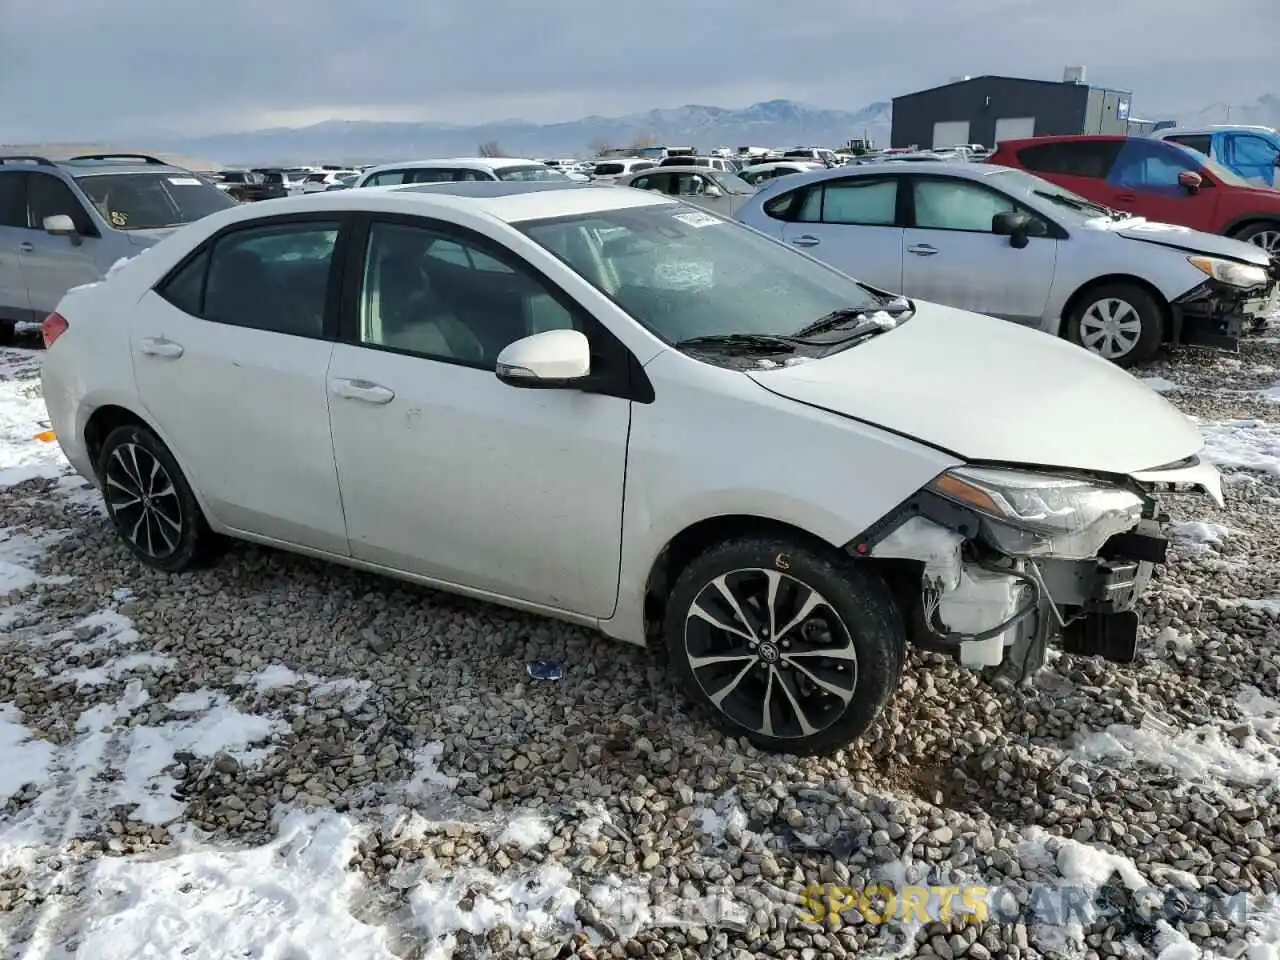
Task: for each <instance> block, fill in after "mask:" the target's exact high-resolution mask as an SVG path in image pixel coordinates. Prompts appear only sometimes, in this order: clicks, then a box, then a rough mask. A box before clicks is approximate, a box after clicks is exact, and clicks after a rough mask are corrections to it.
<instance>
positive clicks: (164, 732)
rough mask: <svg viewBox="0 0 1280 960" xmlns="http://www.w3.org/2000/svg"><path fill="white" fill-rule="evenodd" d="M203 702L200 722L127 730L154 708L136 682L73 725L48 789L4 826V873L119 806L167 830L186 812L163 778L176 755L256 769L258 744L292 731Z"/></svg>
mask: <svg viewBox="0 0 1280 960" xmlns="http://www.w3.org/2000/svg"><path fill="white" fill-rule="evenodd" d="M183 696H185V697H188V698H189V699H188V702H187V704H186V705H188V706H194V702H195V697H197V696H205V694H203V693H201V692H197V693H196V694H189V695H183ZM178 699H179V700H181V699H182V698H181V697H180V698H178ZM206 699H207V700H208V702H209V704H210V706H209V709H208V710H207V711H206V712H204V713H203V714H202V715H199V716H183V717H180V718H177V719H175V720H172V721H169V722H167V723H164V724H160V725H158V726H130V721H131V720H132V719H133V718H134V717H135V716H136V715H137V714H138V712H139V711H140V710H141V709H142V708H143V707H144V706H146V704H147V703H148V702H149V701H150V696H149V694H148V693H147V691H146V690H145V689H143V687H142V684H141V683H140V682H138V681H137V680H132V681H130V682H129V683H128V684H127V685H126V687H125V690H124V693H123V694H122V695H121V697H120V699H119V700H117V701H115V702H105V703H98V704H95V705H93V706H91V707H89V708H87V709H86V710H84V711H83V712H82V713H81V714H80V716H79V718H78V719H77V721H76V725H75V731H76V734H77V735H76V737H75V739H73V740H72V741H71V742H70V743H68V744H66V745H64V746H61V747H58V748H56V749H55V750H54V752H53V753H52V754H51V756H50V758H49V762H48V770H49V773H48V775H47V777H46V778H45V779H46V786H45V789H43V790H42V791H41V792H40V794H39V796H38V797H37V798H36V800H35V801H34V802H33V803H32V804H30V805H29V806H28V807H26V808H24V809H23V810H22V811H20V813H19V814H18V816H17V817H16V818H15V819H14V820H13V821H11V822H8V823H4V824H3V825H0V867H3V866H4V865H7V864H8V863H10V862H13V861H15V860H17V861H20V860H22V858H23V857H24V856H26V855H27V854H28V853H29V852H30V851H32V850H35V849H43V848H48V847H53V848H54V849H61V848H63V847H65V845H66V843H67V842H68V841H69V840H70V839H71V838H72V837H74V836H76V835H78V834H79V832H80V830H81V825H82V824H83V822H84V820H85V819H86V818H91V817H95V816H99V815H102V814H103V813H105V812H106V811H107V810H109V809H110V808H111V807H113V806H116V805H133V806H136V807H137V810H136V812H135V813H134V816H135V817H136V818H137V819H139V820H142V821H144V822H147V823H153V824H160V823H167V822H169V821H171V820H173V819H174V818H175V817H177V816H179V815H180V814H181V813H182V811H183V809H184V806H185V805H184V804H183V803H182V802H181V801H179V800H176V799H174V797H173V792H174V790H175V788H176V787H177V786H178V784H177V781H176V780H174V779H173V778H172V777H171V776H169V775H168V774H166V773H165V772H164V771H165V768H167V767H169V766H170V765H171V764H173V763H174V754H176V753H179V752H184V751H185V752H189V753H191V754H194V755H195V756H196V757H200V758H203V759H211V758H212V757H213V756H214V755H215V754H216V753H219V752H221V751H225V752H227V753H229V754H231V755H232V756H234V757H236V758H237V759H238V760H239V761H240V762H241V763H244V764H252V763H256V762H258V761H259V760H261V759H262V758H263V757H264V756H265V755H266V753H267V750H266V749H261V748H259V749H254V748H253V747H252V745H253V744H257V743H261V742H262V741H265V740H268V739H269V738H271V737H273V736H274V735H276V734H278V733H282V732H284V731H286V730H287V729H288V728H287V727H286V726H285V724H284V723H283V721H281V720H279V719H275V718H268V717H259V716H253V715H247V714H243V713H241V712H240V711H238V710H236V709H235V708H234V707H233V706H231V704H230V702H229V701H228V699H227V698H226V696H225V695H223V694H212V695H209V696H207V697H206ZM181 705H182V704H181V703H180V704H179V706H181Z"/></svg>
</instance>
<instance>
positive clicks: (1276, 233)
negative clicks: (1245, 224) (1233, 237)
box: [1249, 230, 1280, 257]
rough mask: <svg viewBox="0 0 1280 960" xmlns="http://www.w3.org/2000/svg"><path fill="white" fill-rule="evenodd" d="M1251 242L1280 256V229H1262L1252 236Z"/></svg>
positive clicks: (1273, 254) (1275, 255)
mask: <svg viewBox="0 0 1280 960" xmlns="http://www.w3.org/2000/svg"><path fill="white" fill-rule="evenodd" d="M1249 242H1250V243H1252V244H1255V245H1257V246H1259V247H1261V248H1262V249H1263V250H1265V251H1267V253H1269V254H1271V255H1272V256H1273V257H1280V230H1262V231H1260V232H1258V233H1255V234H1254V235H1253V236H1252V237H1250V238H1249Z"/></svg>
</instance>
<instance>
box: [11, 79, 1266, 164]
mask: <svg viewBox="0 0 1280 960" xmlns="http://www.w3.org/2000/svg"><path fill="white" fill-rule="evenodd" d="M1147 116H1148V117H1149V118H1157V115H1155V114H1150V115H1147ZM1166 116H1167V117H1168V118H1169V119H1174V120H1176V121H1177V122H1178V124H1179V125H1183V126H1199V125H1203V124H1208V123H1227V122H1230V123H1247V124H1260V125H1263V126H1271V127H1280V95H1276V94H1264V95H1263V96H1260V97H1258V98H1257V99H1256V100H1254V101H1252V102H1250V103H1244V104H1239V103H1237V104H1225V103H1216V104H1210V105H1209V106H1206V107H1201V108H1199V109H1192V110H1185V111H1176V112H1174V113H1173V114H1159V115H1158V118H1159V119H1164V118H1165V117H1166ZM890 120H891V104H890V103H889V102H888V101H880V102H877V103H872V104H868V105H867V106H864V107H862V108H860V109H858V110H838V109H824V108H819V107H811V106H806V105H804V104H801V103H797V102H795V101H793V100H769V101H766V102H763V103H756V104H752V105H751V106H749V107H745V108H743V109H738V110H735V109H729V108H726V107H714V106H704V105H698V104H690V105H687V106H683V107H676V108H673V109H665V110H649V111H646V112H643V113H634V114H628V115H626V116H621V117H602V116H590V117H584V118H582V119H581V120H573V121H569V122H565V123H549V124H538V123H531V122H528V121H525V120H501V121H496V122H491V123H483V124H476V125H464V124H447V123H429V122H427V123H403V122H380V121H364V120H327V121H325V122H323V123H317V124H313V125H311V126H307V127H296V128H295V127H281V128H276V129H268V130H253V131H245V132H239V133H223V134H214V135H209V136H199V137H184V138H177V137H175V138H159V139H157V138H148V139H147V140H145V141H144V142H141V143H128V144H121V145H120V146H119V147H116V148H117V149H129V150H139V149H145V150H149V151H152V152H156V153H161V154H163V155H165V156H166V157H175V156H177V157H181V158H182V161H181V165H183V166H188V167H197V168H198V167H199V166H200V165H201V160H197V159H195V158H202V160H203V161H204V162H206V163H207V162H210V161H212V162H216V163H219V164H223V165H241V164H242V165H245V166H254V165H264V164H283V163H319V162H326V163H377V162H380V161H391V160H402V159H406V158H410V157H414V158H419V157H449V156H455V157H456V156H472V155H474V154H475V153H476V152H477V151H478V150H479V148H480V145H481V144H486V145H490V146H496V147H497V148H499V149H500V150H501V152H502V153H504V154H506V155H508V156H517V157H555V156H591V155H593V154H594V153H595V152H596V151H597V150H598V149H599V148H600V147H604V146H611V147H627V146H631V145H634V144H636V143H654V144H672V145H676V144H687V145H690V146H697V147H700V148H702V149H711V148H715V147H737V146H740V145H752V146H757V145H758V146H767V147H790V146H797V145H802V144H803V145H806V146H808V145H821V146H836V145H839V144H842V143H844V142H845V141H846V140H848V139H850V138H851V137H870V138H871V139H872V140H874V141H875V142H876V143H878V144H880V145H884V146H887V145H888V142H889V127H890ZM94 146H95V148H96V149H97V150H105V149H108V147H107V146H106V145H105V144H97V145H94ZM112 146H113V147H114V146H115V145H112ZM4 149H6V150H9V149H13V148H4ZM21 149H22V150H23V151H24V152H28V151H29V152H40V151H42V150H43V151H45V152H47V153H48V154H49V155H51V156H59V155H69V154H70V152H72V149H73V148H70V147H68V146H67V145H65V144H62V145H57V144H45V145H41V146H39V147H36V146H32V145H27V146H26V147H24V148H21ZM86 149H87V148H77V151H78V152H86Z"/></svg>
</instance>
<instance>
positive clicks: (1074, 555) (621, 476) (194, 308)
mask: <svg viewBox="0 0 1280 960" xmlns="http://www.w3.org/2000/svg"><path fill="white" fill-rule="evenodd" d="M548 186H549V185H546V184H510V183H496V182H494V183H471V184H464V183H459V184H448V185H445V186H444V187H442V188H439V189H437V188H434V187H430V186H408V187H403V188H399V189H388V190H373V191H369V190H348V191H338V192H334V193H323V194H315V195H312V196H308V197H302V198H295V199H292V200H270V201H265V202H262V203H257V204H253V205H251V206H243V207H237V208H235V209H231V210H227V211H224V212H220V213H216V214H213V215H212V216H209V217H206V218H204V219H203V220H200V221H199V222H198V223H195V224H193V225H191V226H188V227H187V228H185V229H183V230H182V231H180V232H178V233H177V234H175V235H174V236H172V237H170V238H168V239H165V240H163V241H162V242H161V243H159V244H157V245H156V246H154V247H152V248H150V249H149V250H147V251H146V252H145V253H143V254H141V255H139V256H138V257H136V258H134V259H133V260H131V261H129V262H128V263H126V264H124V265H123V266H121V267H120V268H119V269H118V270H117V271H116V272H114V273H113V274H112V276H111V277H110V278H109V279H107V280H105V281H103V282H101V283H97V284H92V285H89V286H86V287H80V288H77V289H75V290H72V291H71V292H69V293H68V294H67V296H66V297H65V298H64V299H63V301H62V302H61V304H60V305H59V306H58V310H57V312H56V313H55V314H52V315H51V316H50V317H49V318H48V320H46V322H45V324H44V328H43V333H44V339H45V343H46V345H47V346H48V353H47V356H46V359H45V363H44V368H43V383H44V396H45V398H46V401H47V403H48V407H49V413H50V416H51V418H52V421H53V425H54V428H55V430H56V432H57V436H58V440H59V442H60V443H61V445H62V448H63V450H64V451H65V452H66V454H67V456H68V458H69V459H70V460H71V462H72V463H73V464H74V465H75V467H76V469H77V470H79V471H80V472H81V473H82V474H83V475H84V476H86V477H89V478H92V479H93V480H94V481H95V482H96V483H97V485H98V486H99V488H100V489H101V490H102V491H103V495H104V499H105V501H106V506H107V510H108V512H109V514H110V516H111V519H112V521H113V522H114V524H115V526H116V528H117V530H118V531H119V533H120V536H121V538H122V540H123V542H124V544H125V545H126V546H127V547H128V549H129V550H131V551H132V552H133V554H134V555H135V556H136V557H137V558H138V559H139V560H140V561H141V562H142V563H145V564H147V565H149V566H151V567H154V568H156V569H159V570H163V571H168V572H177V571H180V570H183V569H185V568H187V567H190V566H192V565H193V564H195V563H197V562H199V561H202V560H207V559H209V558H210V557H211V555H212V554H211V550H212V548H213V547H214V546H215V544H216V543H217V542H218V541H219V540H220V539H221V537H224V536H231V537H237V538H242V539H245V540H251V541H255V542H258V543H261V544H267V545H270V546H275V547H281V548H284V549H288V550H294V551H298V552H301V553H306V554H309V555H311V556H315V557H322V558H325V559H329V560H333V561H336V562H339V563H345V564H350V565H353V566H356V567H360V568H362V569H365V570H370V571H376V572H380V573H386V574H391V575H394V576H398V577H403V578H405V579H408V580H412V581H415V582H417V583H420V584H424V585H427V586H431V587H436V588H439V589H442V590H448V591H454V592H457V593H462V594H466V595H469V596H473V597H479V598H483V599H486V600H490V601H494V602H497V603H503V604H507V605H510V606H512V607H517V608H520V609H524V610H529V611H535V612H538V613H542V614H546V615H548V616H553V617H559V618H561V619H564V620H567V621H571V622H574V623H577V624H581V625H584V626H588V627H592V628H598V629H599V630H600V631H602V632H603V633H605V634H607V635H610V636H612V637H615V638H618V639H621V640H624V641H630V642H633V643H638V644H645V643H657V644H660V645H662V646H664V647H665V648H666V650H667V652H668V655H669V661H670V663H671V665H672V668H673V670H674V672H675V674H676V676H677V678H678V679H679V681H680V682H681V683H682V684H683V687H684V689H685V690H686V691H687V693H688V694H689V695H690V696H691V697H693V698H695V699H696V700H698V701H700V702H701V703H702V704H703V705H704V706H705V707H706V708H707V710H708V711H709V712H710V713H711V714H712V715H713V716H714V717H716V718H717V719H718V721H719V722H720V723H722V724H723V725H724V727H725V728H726V729H728V730H729V731H731V732H733V733H735V734H738V735H743V736H746V737H747V738H749V739H750V740H752V741H753V742H755V743H757V744H759V745H760V746H761V747H763V748H767V749H772V750H786V751H795V752H813V751H826V750H832V749H836V748H838V747H840V746H841V745H842V744H844V743H846V742H848V741H849V740H850V739H851V738H853V737H856V736H858V735H859V734H860V733H862V732H863V731H864V730H866V728H867V727H868V725H869V724H870V723H871V722H872V721H873V720H874V719H875V717H876V715H877V714H878V713H879V712H880V709H881V707H882V705H883V704H884V703H885V701H886V700H887V699H888V698H889V696H890V695H891V694H892V693H893V692H894V689H895V688H896V685H897V683H898V679H899V674H900V672H901V670H902V664H903V658H904V652H905V648H906V645H907V644H908V643H909V642H919V643H922V644H927V645H928V646H930V647H931V648H933V649H942V650H946V651H949V652H950V653H952V654H953V655H954V656H955V657H957V658H958V659H959V660H960V661H961V663H963V664H965V665H967V666H971V667H982V666H993V665H997V664H1001V663H1002V661H1003V662H1004V663H1005V664H1006V665H1009V664H1012V665H1013V666H1014V667H1015V668H1016V670H1018V671H1025V670H1031V669H1034V668H1035V667H1036V666H1037V665H1038V664H1040V663H1042V662H1043V659H1044V647H1045V643H1046V642H1047V641H1048V640H1049V639H1051V638H1053V637H1056V636H1059V635H1060V639H1061V642H1062V643H1063V645H1064V646H1065V647H1066V648H1067V649H1068V650H1072V651H1075V652H1077V653H1082V654H1100V655H1103V656H1107V657H1109V658H1111V659H1114V660H1121V661H1123V660H1126V659H1129V658H1131V657H1132V656H1133V652H1134V645H1135V644H1136V642H1137V618H1136V615H1135V614H1134V613H1133V608H1134V605H1135V603H1136V602H1137V599H1138V597H1139V595H1140V594H1141V593H1142V590H1143V588H1144V586H1145V584H1146V581H1147V578H1148V577H1149V576H1150V574H1151V571H1152V568H1153V565H1154V564H1158V563H1160V562H1163V560H1164V548H1165V539H1164V536H1163V533H1162V526H1161V522H1160V521H1159V520H1158V519H1157V518H1158V517H1160V515H1161V514H1160V512H1159V510H1158V508H1157V503H1156V494H1157V492H1158V491H1162V490H1169V491H1176V492H1178V493H1181V494H1187V493H1191V492H1196V493H1198V494H1201V495H1208V496H1211V497H1213V498H1215V499H1220V497H1221V491H1220V487H1219V479H1218V475H1217V473H1216V472H1215V471H1214V469H1213V468H1212V467H1211V466H1209V465H1208V464H1205V463H1203V462H1201V461H1199V460H1198V459H1197V452H1198V451H1199V449H1200V446H1201V439H1200V436H1199V434H1198V433H1197V431H1196V430H1195V428H1194V427H1193V426H1192V425H1191V424H1190V423H1189V421H1188V420H1187V418H1186V417H1184V416H1183V415H1182V414H1180V413H1179V412H1177V411H1176V410H1175V409H1174V408H1172V407H1171V406H1170V405H1169V404H1167V403H1166V402H1165V401H1164V400H1163V399H1162V398H1161V397H1159V396H1157V395H1156V394H1155V393H1153V392H1151V391H1150V390H1148V389H1147V388H1146V387H1145V386H1144V385H1142V384H1141V383H1139V382H1138V381H1136V380H1134V379H1133V378H1131V377H1130V376H1129V375H1128V374H1126V373H1124V372H1122V371H1121V370H1118V369H1116V368H1114V367H1113V366H1112V365H1110V364H1108V363H1106V362H1105V361H1103V360H1101V359H1099V358H1098V357H1096V356H1093V355H1092V354H1089V353H1087V352H1085V351H1083V350H1080V349H1078V348H1076V347H1074V346H1072V345H1070V344H1067V343H1064V342H1062V341H1059V340H1057V339H1054V338H1051V337H1046V336H1043V335H1041V334H1038V333H1035V332H1033V331H1029V330H1020V329H1010V327H1009V326H1008V325H1006V324H1004V323H1002V322H1000V321H998V320H993V319H990V318H987V317H983V316H979V315H975V314H971V313H965V312H963V311H960V310H955V309H950V308H946V307H940V306H936V305H934V304H930V303H924V302H917V303H912V302H910V301H906V300H902V299H899V298H893V297H890V296H888V295H886V294H883V293H881V292H880V291H877V290H875V289H872V288H869V287H866V286H864V285H861V284H859V283H858V282H856V281H854V280H852V279H850V278H849V277H847V276H845V275H844V274H842V273H838V272H836V271H835V270H833V269H831V268H829V267H827V266H824V265H822V264H821V263H819V262H817V261H816V260H813V259H811V258H809V257H807V256H805V255H803V254H801V253H798V252H795V251H792V250H789V249H788V248H786V247H784V246H782V245H781V244H778V243H776V242H775V241H772V240H770V239H767V238H766V237H763V236H761V235H759V234H758V233H755V232H754V231H751V230H748V229H746V228H744V227H742V226H740V225H738V224H735V223H733V222H730V221H726V220H724V219H722V218H720V217H717V216H715V215H713V214H710V213H707V212H705V211H700V210H696V209H691V208H690V207H688V206H686V205H684V204H681V203H678V202H675V201H672V200H670V199H668V198H665V197H662V196H659V195H656V194H653V193H647V192H643V191H639V190H603V189H598V188H595V187H590V186H587V187H575V186H572V185H566V186H561V187H559V188H557V189H548ZM975 371H980V372H981V376H980V377H975V376H974V374H975ZM1116 410H1124V411H1125V416H1124V417H1116V416H1115V411H1116ZM1080 424H1088V426H1087V428H1085V429H1081V428H1080ZM1064 622H1066V623H1067V624H1069V626H1068V627H1067V628H1066V629H1065V630H1064V629H1063V627H1062V624H1063V623H1064ZM335 642H336V641H335Z"/></svg>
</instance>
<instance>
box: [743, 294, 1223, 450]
mask: <svg viewBox="0 0 1280 960" xmlns="http://www.w3.org/2000/svg"><path fill="white" fill-rule="evenodd" d="M916 308H917V312H916V315H915V316H914V317H912V318H911V319H909V320H907V321H906V322H904V323H902V324H901V325H900V326H898V327H896V328H895V329H892V330H889V331H887V332H885V333H882V334H879V335H877V336H874V337H872V338H871V339H869V340H865V341H863V342H862V343H859V344H856V345H854V346H852V347H849V348H848V349H846V350H842V351H841V352H839V353H837V354H834V355H832V356H829V357H825V358H823V359H819V360H810V361H807V362H801V363H794V364H792V365H789V366H781V367H776V368H772V369H761V370H751V371H748V373H747V375H748V376H749V377H751V378H752V379H753V380H755V381H756V383H758V384H759V385H760V386H762V387H764V388H765V389H767V390H770V391H772V392H773V393H776V394H779V395H781V396H784V397H788V398H790V399H792V400H797V401H799V402H800V403H805V404H808V405H810V406H814V407H820V408H822V409H824V410H830V411H831V412H833V413H837V414H842V415H844V416H848V417H853V418H855V419H857V420H861V421H863V422H865V423H869V424H872V425H875V426H878V427H883V428H885V429H888V430H892V431H894V432H896V433H899V434H903V435H906V436H908V437H911V438H913V439H916V440H920V441H922V442H924V443H927V444H929V445H931V446H934V447H938V448H941V449H943V450H945V451H948V452H950V453H952V454H955V455H957V456H958V457H960V458H961V459H964V460H970V461H975V460H980V461H994V462H1001V463H1010V464H1024V465H1032V466H1043V467H1060V468H1074V469H1078V470H1090V471H1097V472H1102V473H1113V474H1134V473H1138V472H1141V471H1145V470H1150V469H1152V468H1154V467H1161V466H1164V465H1166V464H1170V463H1173V462H1175V461H1178V460H1182V459H1184V458H1186V457H1189V456H1192V455H1193V454H1196V453H1197V452H1198V451H1199V450H1200V448H1201V447H1202V446H1203V443H1204V441H1203V440H1202V438H1201V436H1200V432H1199V431H1198V430H1197V429H1196V427H1195V425H1194V424H1193V423H1192V422H1191V421H1190V420H1189V419H1188V418H1187V417H1186V416H1184V415H1183V414H1182V413H1180V412H1179V411H1178V410H1177V409H1176V408H1175V407H1173V406H1172V405H1171V404H1170V403H1169V402H1168V401H1167V400H1165V399H1164V398H1163V397H1161V396H1159V395H1158V394H1156V393H1155V392H1154V391H1152V390H1151V389H1149V388H1148V387H1147V386H1146V385H1144V384H1143V383H1142V382H1141V381H1139V380H1137V379H1135V378H1134V377H1132V376H1130V375H1129V374H1127V373H1125V372H1124V371H1123V370H1121V369H1120V368H1118V367H1116V366H1114V365H1113V364H1111V363H1109V362H1107V361H1106V360H1103V359H1102V358H1100V357H1098V356H1096V355H1094V354H1092V353H1089V352H1088V351H1086V350H1084V349H1083V348H1082V347H1077V346H1075V345H1074V344H1071V343H1068V342H1067V341H1065V340H1060V339H1058V338H1057V337H1052V336H1049V335H1048V334H1045V333H1041V332H1039V331H1036V330H1032V329H1029V328H1026V327H1019V326H1017V325H1015V324H1011V323H1008V322H1006V321H1003V320H995V319H993V318H991V317H986V316H982V315H980V314H976V313H968V312H966V311H963V310H956V309H953V308H951V307H944V306H941V305H939V304H934V303H926V302H923V301H916Z"/></svg>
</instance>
